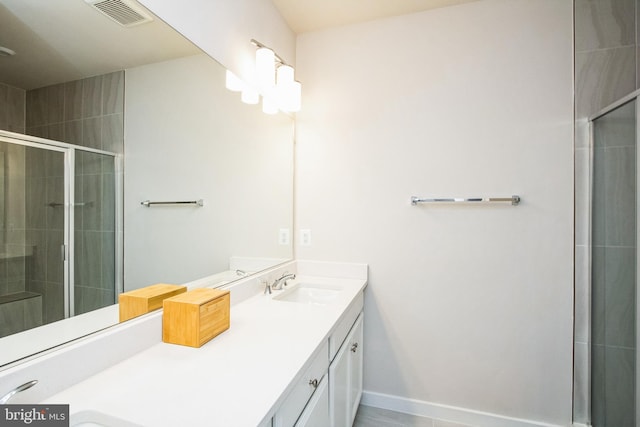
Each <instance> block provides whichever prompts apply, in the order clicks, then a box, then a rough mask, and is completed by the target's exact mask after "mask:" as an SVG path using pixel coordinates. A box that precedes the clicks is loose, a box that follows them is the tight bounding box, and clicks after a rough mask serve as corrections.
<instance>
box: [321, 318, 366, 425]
mask: <svg viewBox="0 0 640 427" xmlns="http://www.w3.org/2000/svg"><path fill="white" fill-rule="evenodd" d="M329 396H330V400H329V414H330V418H331V424H330V425H331V427H350V426H351V425H352V424H353V420H354V418H355V415H356V412H357V410H358V405H359V404H360V397H361V396H362V314H360V316H359V317H358V319H357V320H356V322H355V324H354V325H353V327H352V328H351V331H350V332H349V335H348V336H347V338H346V339H345V341H344V343H343V344H342V346H341V347H340V349H339V350H338V353H337V354H336V357H335V358H334V359H333V362H332V363H331V365H330V366H329Z"/></svg>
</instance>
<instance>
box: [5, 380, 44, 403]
mask: <svg viewBox="0 0 640 427" xmlns="http://www.w3.org/2000/svg"><path fill="white" fill-rule="evenodd" d="M36 384H38V380H31V381H29V382H27V383H24V384H22V385H19V386H18V387H16V388H14V389H13V390H11V391H10V392H9V393H7V394H5V395H4V396H2V397H0V405H4V404H5V403H7V402H8V401H9V400H10V399H11V398H12V397H13V396H14V395H15V394H17V393H20V392H21V391H25V390H27V389H30V388H31V387H33V386H34V385H36Z"/></svg>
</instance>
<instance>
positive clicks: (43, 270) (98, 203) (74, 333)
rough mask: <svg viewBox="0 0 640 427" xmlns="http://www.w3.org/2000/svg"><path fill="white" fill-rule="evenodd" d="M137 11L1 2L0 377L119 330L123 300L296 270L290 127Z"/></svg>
mask: <svg viewBox="0 0 640 427" xmlns="http://www.w3.org/2000/svg"><path fill="white" fill-rule="evenodd" d="M141 12H143V13H142V14H143V15H144V14H145V13H146V14H148V15H149V16H150V17H151V18H152V19H151V20H150V21H149V22H144V23H139V24H137V25H132V26H123V25H121V24H120V23H117V22H115V21H114V20H113V19H111V18H113V16H112V17H111V18H110V17H108V16H106V15H105V14H103V12H101V11H99V10H97V9H96V8H94V7H93V6H92V5H90V4H89V3H88V2H86V1H85V0H48V1H41V0H0V369H1V367H2V366H10V365H11V364H12V363H13V362H15V361H16V360H19V359H21V358H24V357H28V356H29V355H31V354H33V353H37V352H40V351H43V350H46V349H47V348H51V347H52V346H54V345H57V344H60V343H63V342H67V341H69V340H71V339H74V338H77V337H79V336H83V335H87V334H89V333H91V332H92V331H95V330H97V329H101V328H104V327H107V326H108V325H112V324H114V323H115V322H117V309H116V308H115V307H114V304H115V303H116V302H117V297H118V294H119V293H120V292H122V291H127V290H132V289H137V288H140V287H144V286H147V285H152V284H155V283H174V284H184V283H188V282H191V281H194V280H197V279H201V278H207V279H206V281H205V282H206V285H207V286H221V285H224V284H227V283H229V282H231V281H233V280H236V279H239V278H242V277H245V276H246V275H249V274H252V273H254V272H257V271H260V270H263V269H265V268H268V267H271V266H274V265H277V264H279V263H281V262H284V261H286V260H289V259H291V258H292V245H291V242H288V241H283V240H282V239H281V238H279V237H282V236H286V235H287V234H288V233H289V232H290V231H291V228H292V224H293V120H292V119H291V118H290V117H287V116H285V115H282V114H279V115H266V114H264V113H262V111H261V109H260V107H259V106H256V105H246V104H243V103H241V102H240V99H239V96H238V94H237V93H233V92H229V91H227V90H226V89H225V85H224V81H225V70H224V68H223V67H222V66H221V65H220V64H218V63H217V62H216V61H214V60H213V59H211V58H210V57H208V56H207V55H205V54H204V53H203V52H202V51H200V50H199V49H198V48H197V47H195V46H194V45H193V44H192V43H190V42H189V41H188V40H186V39H184V38H183V37H182V36H181V35H179V34H178V33H176V32H175V31H174V30H173V29H171V28H170V27H169V26H168V25H166V24H165V23H164V22H162V21H161V20H160V19H158V18H157V17H155V16H153V15H152V14H151V13H149V12H148V11H146V10H145V9H141ZM116 18H117V19H119V17H116ZM127 19H128V18H127ZM14 53H15V54H14ZM145 202H146V203H145ZM172 202H180V203H172ZM184 202H187V203H184Z"/></svg>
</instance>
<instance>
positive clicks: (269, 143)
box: [124, 55, 293, 290]
mask: <svg viewBox="0 0 640 427" xmlns="http://www.w3.org/2000/svg"><path fill="white" fill-rule="evenodd" d="M224 79H225V71H224V68H222V67H221V66H220V65H219V64H218V63H216V62H215V61H213V60H211V59H210V58H209V57H207V56H206V55H197V56H192V57H187V58H181V59H177V60H173V61H166V62H161V63H157V64H152V65H147V66H142V67H137V68H133V69H129V70H127V71H126V85H125V88H126V89H125V153H124V162H125V165H124V168H125V181H124V182H125V189H124V191H125V210H124V226H125V242H124V243H125V245H124V247H125V278H124V280H125V288H126V289H127V290H129V289H135V288H139V287H142V286H146V285H149V284H153V283H158V282H164V283H184V282H187V281H191V280H195V279H198V278H201V277H205V276H208V275H211V274H213V273H216V272H220V271H223V270H227V269H228V268H229V267H228V263H229V258H230V257H231V256H246V257H267V258H285V259H289V258H291V257H292V248H291V245H288V246H286V245H279V244H278V230H279V229H280V228H290V227H291V224H292V223H293V212H292V204H293V200H292V199H293V182H292V180H293V121H292V120H291V118H289V117H287V116H284V115H282V114H279V115H276V116H269V115H266V114H263V113H262V111H261V108H260V106H258V105H246V104H243V103H242V102H240V99H239V96H238V94H237V93H233V92H230V91H228V90H226V89H225V86H224ZM199 198H202V199H204V202H205V205H204V207H202V208H196V207H154V208H146V207H143V206H141V205H140V202H141V201H143V200H149V199H150V200H154V201H166V200H195V199H199Z"/></svg>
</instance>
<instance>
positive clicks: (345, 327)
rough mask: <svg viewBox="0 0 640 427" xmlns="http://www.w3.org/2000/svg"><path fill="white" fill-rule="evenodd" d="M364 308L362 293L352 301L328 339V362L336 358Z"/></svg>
mask: <svg viewBox="0 0 640 427" xmlns="http://www.w3.org/2000/svg"><path fill="white" fill-rule="evenodd" d="M363 307H364V296H363V294H362V292H360V294H359V295H358V296H357V297H356V298H355V299H354V300H353V303H352V304H351V307H349V309H348V310H347V311H346V313H345V314H344V315H343V316H342V319H340V321H339V322H338V326H337V327H336V328H335V329H334V331H333V333H332V334H331V336H330V337H329V360H333V358H334V357H336V353H337V352H338V349H339V348H340V346H341V345H342V343H343V342H344V340H345V338H347V334H348V333H349V331H350V330H351V326H353V323H354V322H355V321H356V319H357V318H358V315H359V314H360V312H361V311H362V309H363Z"/></svg>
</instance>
